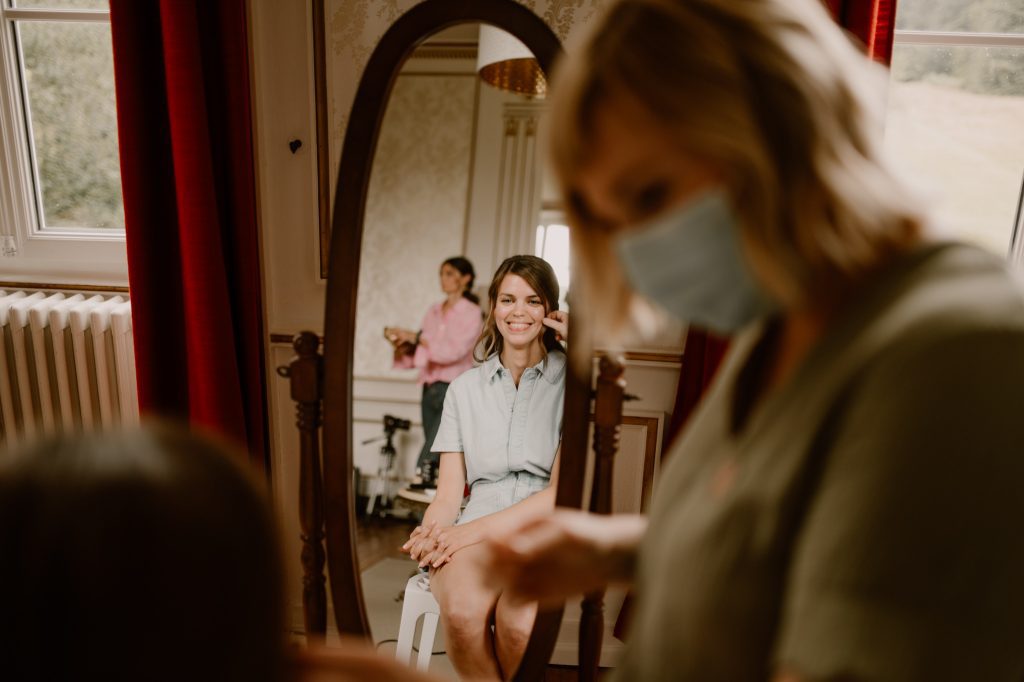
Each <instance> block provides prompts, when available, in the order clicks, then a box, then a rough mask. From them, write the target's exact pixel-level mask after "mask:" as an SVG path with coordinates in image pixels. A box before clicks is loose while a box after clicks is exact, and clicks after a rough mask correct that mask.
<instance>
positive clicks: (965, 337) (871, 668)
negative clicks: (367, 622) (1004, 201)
mask: <svg viewBox="0 0 1024 682" xmlns="http://www.w3.org/2000/svg"><path fill="white" fill-rule="evenodd" d="M557 76H558V77H557V78H556V81H555V84H554V87H553V88H552V91H553V93H554V97H553V103H552V107H553V118H554V121H553V130H552V134H551V139H552V140H553V144H554V159H555V165H556V167H557V172H558V174H559V176H560V180H561V183H562V187H563V190H564V192H565V198H566V203H567V205H568V206H569V207H571V210H572V213H573V215H572V223H573V232H572V234H573V238H574V248H575V249H576V253H577V254H579V256H580V258H581V262H582V266H583V268H582V274H583V279H584V282H585V283H586V284H587V286H586V289H585V291H582V292H577V294H579V295H583V296H584V297H585V298H584V299H583V300H582V306H581V308H582V309H584V310H587V311H588V319H587V320H581V319H579V317H580V316H577V320H576V323H577V324H579V323H580V322H588V323H590V324H593V325H597V327H596V331H597V332H599V333H603V334H607V335H613V334H614V333H615V331H616V330H617V329H619V328H621V327H622V326H623V325H624V324H626V323H628V320H629V319H630V315H629V310H630V305H631V300H632V297H633V294H634V293H639V294H642V295H644V296H645V297H646V298H647V299H650V300H652V301H654V302H655V303H657V304H659V305H660V306H661V307H662V308H664V309H665V310H667V311H668V312H670V313H672V314H674V315H675V316H677V317H679V318H682V319H684V320H687V321H690V322H693V323H695V324H698V325H702V326H706V327H710V328H712V329H714V330H717V331H719V332H725V333H730V334H734V335H735V340H734V343H733V346H732V348H731V350H730V353H729V356H728V357H727V358H726V361H725V365H724V366H723V368H722V369H721V370H720V371H719V374H718V376H717V377H716V380H715V383H714V385H713V386H712V387H711V390H710V393H709V395H708V396H707V397H706V398H705V400H704V402H703V404H702V406H701V407H700V409H699V410H698V412H697V414H696V415H695V417H694V418H692V419H691V420H690V423H689V426H688V428H687V431H686V432H684V434H683V436H682V438H681V439H680V440H679V441H678V442H677V443H676V444H675V446H674V448H673V452H671V453H670V456H669V457H668V458H667V463H666V466H665V468H664V469H663V471H662V472H661V474H660V481H659V487H658V489H657V491H656V493H655V497H654V504H653V507H652V510H651V513H650V518H649V521H645V520H644V519H641V518H639V517H616V518H611V519H600V518H594V517H591V516H588V515H586V514H582V513H569V512H567V513H562V514H555V515H552V516H549V517H547V518H544V519H536V520H532V521H529V522H526V523H524V524H521V525H520V526H518V527H516V528H514V529H512V530H511V531H509V533H508V534H507V535H506V536H505V537H504V539H501V540H499V541H497V542H496V543H495V544H494V549H495V551H496V557H497V558H496V559H495V560H494V561H493V563H492V565H491V568H492V570H493V571H494V572H495V574H500V575H502V576H503V580H504V582H505V584H506V586H507V588H510V589H512V590H513V591H516V592H518V593H519V594H520V596H524V597H531V598H542V599H551V600H554V599H559V598H563V597H565V596H567V595H570V594H577V593H580V592H584V591H586V590H589V589H593V588H595V587H599V586H601V585H604V584H606V583H609V582H620V583H635V584H636V589H637V593H638V595H639V602H638V605H637V609H636V612H635V618H634V621H633V626H632V629H631V631H630V633H629V641H628V644H629V647H628V651H627V653H626V655H625V657H624V658H623V660H622V663H621V668H620V669H619V671H618V678H619V679H622V680H694V681H698V680H699V681H700V682H713V681H716V680H756V679H772V680H776V681H782V680H785V681H798V680H802V681H813V680H837V679H842V680H903V681H906V680H929V681H935V680H987V681H996V680H1007V681H1009V680H1020V679H1021V676H1022V671H1024V646H1022V645H1021V643H1022V642H1024V590H1022V589H1021V588H1020V580H1021V576H1022V575H1024V542H1022V541H1021V531H1020V519H1021V518H1022V517H1024V495H1022V490H1024V456H1022V445H1024V419H1022V418H1021V413H1020V410H1021V405H1024V295H1022V291H1021V288H1020V286H1019V284H1018V283H1017V282H1016V281H1015V280H1014V279H1013V278H1012V277H1011V275H1010V274H1009V273H1008V272H1007V270H1006V266H1005V265H1004V263H1003V262H1002V261H1001V260H1000V259H998V258H996V257H993V256H990V255H988V254H986V253H983V252H981V251H980V250H978V249H975V248H973V247H969V246H965V245H962V244H957V243H951V242H943V241H939V240H937V239H936V238H935V237H934V236H932V234H931V233H930V230H929V228H928V221H927V220H926V218H925V216H924V213H923V211H922V210H921V208H920V206H919V205H918V204H917V203H915V201H914V200H913V199H912V198H911V194H910V193H909V192H908V191H907V190H906V189H905V187H904V186H903V185H902V184H901V182H900V181H899V179H898V178H897V177H896V176H895V175H894V174H893V173H892V172H891V171H890V169H889V167H888V166H887V165H886V163H885V161H884V159H883V158H882V152H881V149H880V146H881V132H882V129H881V126H880V114H881V112H880V111H879V105H880V104H881V103H882V101H883V99H884V80H883V74H882V73H881V69H880V68H879V67H877V66H876V65H873V64H870V63H869V62H868V60H867V59H866V58H865V57H863V56H862V55H861V54H860V53H859V52H858V51H857V49H856V48H855V47H854V46H853V45H852V44H851V43H850V42H849V41H848V39H847V38H846V36H844V35H843V33H842V32H841V31H840V29H838V28H837V27H836V26H835V25H834V24H833V23H832V21H831V20H830V18H829V16H828V15H827V13H826V11H825V9H824V4H823V3H820V2H817V1H815V0H685V1H684V0H624V1H621V2H616V3H614V4H613V5H612V6H611V7H610V8H609V10H608V11H607V14H606V15H605V16H604V18H603V20H602V21H600V22H598V23H597V25H596V28H594V29H593V30H592V32H591V33H590V35H589V37H588V38H587V40H586V41H585V42H584V43H583V44H582V46H580V47H578V49H577V50H576V51H575V52H574V53H573V58H572V59H570V60H569V61H568V62H566V63H565V64H563V65H562V68H561V70H560V71H559V72H558V74H557Z"/></svg>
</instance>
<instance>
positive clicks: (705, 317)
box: [615, 188, 774, 334]
mask: <svg viewBox="0 0 1024 682" xmlns="http://www.w3.org/2000/svg"><path fill="white" fill-rule="evenodd" d="M615 247H616V250H617V251H618V255H619V260H620V262H621V263H622V266H623V268H624V269H625V272H626V277H627V279H628V280H629V282H630V284H631V285H632V287H633V289H635V290H636V291H637V292H638V293H640V294H642V295H643V296H645V297H647V298H649V299H650V300H652V301H654V302H655V303H657V304H658V305H660V306H661V307H662V308H664V309H665V310H667V311H668V312H669V313H671V314H672V315H675V316H676V317H678V318H680V319H681V320H684V321H686V322H692V323H693V324H696V325H698V326H701V327H705V328H707V329H710V330H711V331H716V332H719V333H725V334H728V333H732V332H735V331H737V330H738V329H740V328H741V327H744V326H745V325H747V324H748V323H750V322H752V321H754V320H755V319H757V318H759V317H764V316H765V315H767V314H768V313H770V312H771V311H772V309H773V307H774V306H773V304H772V302H771V300H770V299H769V298H768V297H767V296H766V295H765V294H764V293H763V291H762V290H761V288H760V286H759V285H758V284H757V282H756V281H755V280H754V277H753V275H752V274H751V273H750V269H749V266H748V265H747V262H746V258H745V257H744V255H743V251H742V248H741V246H740V229H739V225H738V224H737V220H736V215H735V213H734V212H733V210H732V206H731V205H730V202H729V198H728V196H727V195H726V194H725V192H724V191H723V190H722V189H720V188H716V189H712V190H708V191H706V192H703V193H702V194H700V195H699V196H697V197H696V198H694V199H693V200H691V201H688V202H686V203H685V204H683V205H682V206H680V207H679V208H676V209H672V210H670V211H669V212H667V213H665V214H664V215H660V216H658V217H657V218H655V219H654V220H652V221H650V222H649V223H647V224H646V225H642V226H639V227H636V228H634V229H631V230H629V231H627V232H624V233H622V234H621V235H618V236H617V237H616V238H615Z"/></svg>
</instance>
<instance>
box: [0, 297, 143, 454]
mask: <svg viewBox="0 0 1024 682" xmlns="http://www.w3.org/2000/svg"><path fill="white" fill-rule="evenodd" d="M138 420H139V408H138V390H137V387H136V383H135V353H134V350H133V346H132V318H131V303H130V302H129V301H126V300H125V299H124V298H123V297H121V296H114V297H110V298H105V297H103V296H89V297H87V296H84V295H82V294H74V295H71V294H65V293H55V294H49V295H47V294H43V293H28V292H25V291H12V292H5V291H0V441H2V442H3V443H4V444H5V445H14V444H16V443H18V442H19V441H21V440H24V439H28V438H32V437H35V436H37V435H42V434H50V433H56V432H58V431H76V430H92V429H96V428H101V427H104V428H107V427H112V426H116V425H118V424H135V423H138Z"/></svg>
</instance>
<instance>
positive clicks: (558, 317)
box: [541, 310, 569, 341]
mask: <svg viewBox="0 0 1024 682" xmlns="http://www.w3.org/2000/svg"><path fill="white" fill-rule="evenodd" d="M541 323H543V325H544V326H545V327H551V328H552V329H554V330H555V338H556V339H558V340H559V341H566V340H568V339H569V313H567V312H564V311H562V310H552V311H551V312H550V313H548V315H547V317H545V318H544V319H543V320H541Z"/></svg>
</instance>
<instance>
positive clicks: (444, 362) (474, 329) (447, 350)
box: [384, 256, 483, 488]
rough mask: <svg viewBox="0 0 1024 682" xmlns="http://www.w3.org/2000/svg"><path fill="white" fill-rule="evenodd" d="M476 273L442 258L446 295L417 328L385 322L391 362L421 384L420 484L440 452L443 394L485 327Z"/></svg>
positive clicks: (429, 479)
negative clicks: (415, 373)
mask: <svg viewBox="0 0 1024 682" xmlns="http://www.w3.org/2000/svg"><path fill="white" fill-rule="evenodd" d="M475 278H476V273H475V272H474V270H473V264H472V263H470V262H469V260H467V259H466V258H463V257H462V256H454V257H452V258H449V259H448V260H446V261H445V262H444V263H442V264H441V291H443V292H444V294H445V300H444V301H441V302H440V303H435V304H434V305H432V306H430V308H429V309H428V310H427V314H426V315H425V316H424V317H423V325H422V326H421V328H420V330H419V331H418V332H415V331H412V330H410V329H400V328H397V327H388V328H386V329H385V330H384V336H385V337H387V339H388V341H390V342H391V345H392V346H394V348H395V367H416V368H418V369H419V370H420V375H419V381H418V383H419V384H420V385H421V386H423V402H422V405H421V408H422V411H423V433H424V435H425V436H426V439H425V440H424V442H423V449H422V450H420V455H419V458H418V459H417V460H416V468H417V470H418V471H419V473H420V477H421V478H422V481H423V487H430V488H433V487H434V481H435V480H436V478H437V464H438V458H439V457H440V455H439V453H436V452H433V453H432V452H431V451H430V446H431V445H433V442H434V437H435V436H436V435H437V428H438V426H439V425H440V423H441V411H442V408H443V407H444V396H445V393H446V392H447V391H448V384H450V383H451V382H452V381H453V380H454V379H455V377H457V376H459V375H460V374H462V373H463V372H465V371H466V370H467V369H471V368H472V367H473V346H474V345H476V340H477V338H478V337H479V336H480V331H481V329H482V328H483V315H482V313H481V312H480V306H479V305H477V304H478V302H479V299H477V297H476V296H474V295H473V293H472V291H471V290H472V288H473V280H474V279H475Z"/></svg>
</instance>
